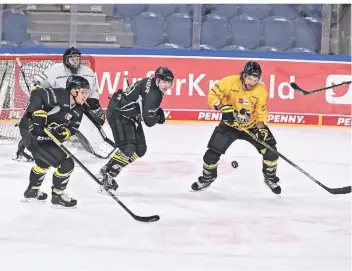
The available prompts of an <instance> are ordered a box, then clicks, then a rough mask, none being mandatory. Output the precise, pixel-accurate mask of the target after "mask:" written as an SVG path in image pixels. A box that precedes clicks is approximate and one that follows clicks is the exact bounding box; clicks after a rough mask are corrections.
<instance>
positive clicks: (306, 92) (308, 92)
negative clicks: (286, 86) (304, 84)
mask: <svg viewBox="0 0 352 271" xmlns="http://www.w3.org/2000/svg"><path fill="white" fill-rule="evenodd" d="M351 83H352V81H347V82H342V83H340V84H337V85H334V86H330V87H325V88H319V89H316V90H311V91H307V90H304V89H302V88H301V87H299V86H298V85H297V84H296V83H294V82H292V83H291V84H290V85H291V87H292V88H293V89H294V90H296V91H297V92H299V93H301V94H302V95H304V96H306V95H311V94H314V93H318V92H321V91H324V90H328V89H333V88H336V87H340V86H344V85H347V84H351Z"/></svg>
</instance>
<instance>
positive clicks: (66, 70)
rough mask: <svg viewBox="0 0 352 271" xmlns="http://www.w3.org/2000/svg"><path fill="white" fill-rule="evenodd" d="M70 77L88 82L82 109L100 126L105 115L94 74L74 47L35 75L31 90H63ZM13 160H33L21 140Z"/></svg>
mask: <svg viewBox="0 0 352 271" xmlns="http://www.w3.org/2000/svg"><path fill="white" fill-rule="evenodd" d="M71 75H78V76H82V77H84V78H85V79H87V80H88V82H89V84H90V88H91V91H90V93H91V94H90V96H89V98H88V99H87V101H86V103H85V104H84V105H83V107H84V109H85V112H88V113H89V115H90V119H92V118H93V121H94V122H95V123H96V124H98V125H100V126H102V125H103V124H104V122H105V114H104V110H103V109H102V108H101V106H100V104H99V90H98V86H97V83H96V78H95V74H94V72H93V70H92V69H91V68H89V67H87V66H85V65H83V64H82V55H81V52H80V51H79V50H78V49H76V48H74V47H71V48H69V49H67V50H66V51H65V53H64V54H63V62H62V63H56V64H54V65H53V66H51V67H49V68H47V69H46V70H44V71H43V72H42V73H40V74H37V75H35V76H34V82H33V86H34V87H33V89H36V88H37V87H40V88H63V89H64V88H65V87H66V80H67V78H68V77H69V76H71ZM33 89H32V90H33ZM14 160H17V161H25V162H30V161H33V158H32V157H31V156H30V155H28V153H26V152H25V146H24V144H23V141H22V140H21V141H20V142H19V143H18V150H17V152H16V158H14Z"/></svg>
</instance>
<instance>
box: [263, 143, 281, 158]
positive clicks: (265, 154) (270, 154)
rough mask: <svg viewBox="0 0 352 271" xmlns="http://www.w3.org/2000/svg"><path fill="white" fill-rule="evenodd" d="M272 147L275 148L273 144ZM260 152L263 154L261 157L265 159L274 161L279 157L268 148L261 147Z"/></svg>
mask: <svg viewBox="0 0 352 271" xmlns="http://www.w3.org/2000/svg"><path fill="white" fill-rule="evenodd" d="M272 148H273V149H275V150H276V147H275V146H274V147H272ZM260 153H261V154H262V155H263V159H264V160H266V161H276V160H278V159H279V156H278V155H277V154H276V153H274V152H273V151H271V150H269V149H263V150H261V152H260Z"/></svg>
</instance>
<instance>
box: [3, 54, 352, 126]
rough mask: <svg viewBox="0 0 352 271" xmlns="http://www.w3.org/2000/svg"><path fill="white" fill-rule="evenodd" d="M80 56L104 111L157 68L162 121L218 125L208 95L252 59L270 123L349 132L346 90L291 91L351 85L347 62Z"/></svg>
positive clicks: (6, 114)
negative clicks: (169, 77) (168, 77)
mask: <svg viewBox="0 0 352 271" xmlns="http://www.w3.org/2000/svg"><path fill="white" fill-rule="evenodd" d="M22 49H23V48H22ZM32 50H33V49H32ZM41 50H43V49H42V48H41ZM46 50H49V49H46ZM49 51H50V52H45V51H37V52H38V53H42V54H45V53H46V54H47V53H55V54H59V51H60V50H56V51H55V50H54V51H52V50H49ZM82 52H83V53H88V54H90V55H91V56H93V57H94V62H95V72H96V75H97V83H98V87H99V91H100V95H101V96H100V102H101V104H102V106H103V107H104V108H106V107H107V104H108V101H109V97H111V96H112V94H113V93H114V92H115V91H116V90H117V89H119V88H123V87H126V86H127V80H128V82H129V83H130V84H131V83H133V82H135V81H136V80H137V79H139V78H143V77H145V76H148V75H151V74H153V71H154V70H155V69H156V68H157V67H158V66H168V67H170V68H171V69H172V70H173V72H174V74H175V81H174V84H173V87H172V89H171V90H170V91H169V92H168V93H167V94H166V97H165V99H164V101H163V104H162V107H163V108H164V109H165V111H166V114H167V120H177V121H199V122H206V121H217V120H220V118H221V114H220V113H218V112H215V111H213V110H211V108H210V107H209V105H208V104H207V93H208V91H209V89H210V88H211V87H212V86H213V84H214V83H215V82H216V81H217V80H219V79H221V78H222V77H224V76H227V75H231V74H239V73H240V72H241V70H242V68H243V66H244V64H245V63H246V62H247V61H248V60H250V59H251V60H255V61H258V62H259V63H260V65H261V66H262V70H263V78H262V82H263V83H264V84H265V85H266V86H267V90H268V110H269V112H270V115H269V123H277V124H297V125H317V126H339V127H350V126H351V104H352V86H351V85H345V86H342V87H338V88H335V89H334V91H333V90H327V91H323V92H320V93H316V94H314V95H310V96H303V95H301V94H299V93H298V92H295V91H294V90H293V89H292V88H291V86H290V83H291V82H296V83H297V84H298V85H300V86H301V87H302V88H304V89H306V90H314V89H318V88H323V87H328V86H332V85H334V84H339V83H341V82H344V81H350V80H351V78H352V76H351V63H350V61H349V59H348V58H347V57H345V58H344V57H337V56H335V57H332V56H318V55H302V54H284V53H255V54H254V53H243V52H206V51H204V52H199V51H191V50H129V49H117V50H93V49H86V50H84V49H82ZM21 53H22V52H21ZM103 53H104V54H103ZM17 55H19V56H21V54H16V56H17ZM126 79H127V80H126ZM19 91H23V90H19ZM17 95H18V94H17ZM0 106H1V105H0ZM21 110H22V108H20V107H19V108H17V107H16V104H15V105H14V107H13V108H11V109H4V108H3V110H1V111H0V120H9V119H17V118H18V117H20V116H21Z"/></svg>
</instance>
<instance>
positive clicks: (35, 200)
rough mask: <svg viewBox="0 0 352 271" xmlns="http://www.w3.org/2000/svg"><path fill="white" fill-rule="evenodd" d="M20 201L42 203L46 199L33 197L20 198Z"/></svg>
mask: <svg viewBox="0 0 352 271" xmlns="http://www.w3.org/2000/svg"><path fill="white" fill-rule="evenodd" d="M21 201H22V202H24V203H44V202H46V199H43V200H39V199H34V198H29V199H28V198H22V199H21Z"/></svg>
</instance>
